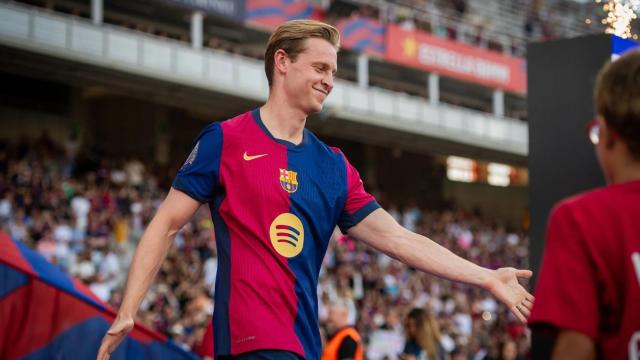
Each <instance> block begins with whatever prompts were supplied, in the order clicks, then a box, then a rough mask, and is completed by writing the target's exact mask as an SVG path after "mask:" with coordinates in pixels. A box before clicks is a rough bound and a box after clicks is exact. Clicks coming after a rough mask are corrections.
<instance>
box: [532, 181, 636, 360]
mask: <svg viewBox="0 0 640 360" xmlns="http://www.w3.org/2000/svg"><path fill="white" fill-rule="evenodd" d="M535 296H536V302H535V305H534V308H533V312H532V314H531V318H530V323H531V324H542V323H544V324H551V325H553V326H555V327H557V328H560V329H570V330H574V331H578V332H581V333H583V334H585V335H587V336H589V337H590V338H591V339H593V340H594V341H595V343H596V345H597V349H598V352H599V355H600V356H602V357H604V358H607V359H609V358H610V359H626V358H629V359H637V358H638V356H639V354H640V351H639V345H640V181H632V182H628V183H623V184H616V185H611V186H608V187H605V188H601V189H597V190H594V191H590V192H587V193H584V194H580V195H577V196H574V197H572V198H569V199H567V200H564V201H562V202H561V203H559V204H558V205H557V206H556V207H555V209H554V210H553V212H552V214H551V217H550V220H549V227H548V231H547V239H546V245H545V252H544V257H543V260H542V267H541V270H540V277H539V280H538V284H537V288H536V292H535Z"/></svg>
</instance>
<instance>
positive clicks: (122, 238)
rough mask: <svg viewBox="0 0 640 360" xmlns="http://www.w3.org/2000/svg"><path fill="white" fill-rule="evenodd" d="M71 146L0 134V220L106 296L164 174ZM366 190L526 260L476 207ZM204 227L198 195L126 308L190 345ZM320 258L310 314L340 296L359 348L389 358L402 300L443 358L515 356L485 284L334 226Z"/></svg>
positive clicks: (208, 249) (448, 242) (488, 248)
mask: <svg viewBox="0 0 640 360" xmlns="http://www.w3.org/2000/svg"><path fill="white" fill-rule="evenodd" d="M79 149H80V144H79V143H78V141H77V140H75V139H73V138H69V139H68V141H66V142H65V143H64V144H58V143H56V142H54V141H52V140H51V139H50V138H49V137H48V136H47V135H46V134H43V136H41V137H40V138H39V139H38V140H37V141H28V140H25V139H23V140H20V141H19V142H18V143H14V144H8V143H0V224H1V227H2V230H3V231H6V232H7V233H9V234H10V235H11V237H12V238H13V239H15V240H16V241H21V242H24V243H26V244H28V245H29V246H30V247H32V248H34V249H36V250H37V251H38V252H39V253H40V254H41V255H42V256H44V257H45V258H46V259H47V260H48V261H50V262H51V263H54V264H57V265H58V266H60V267H61V268H62V269H64V270H65V271H66V272H68V273H69V274H71V275H72V276H75V277H77V278H79V279H81V280H82V281H83V282H85V283H86V284H87V285H88V286H89V287H90V288H91V289H92V291H93V292H95V294H96V295H97V296H98V297H100V298H101V299H102V300H104V301H106V302H108V303H109V304H111V305H112V306H113V307H114V308H117V307H118V306H119V304H120V302H121V300H122V294H123V290H124V281H125V280H126V274H127V270H128V264H129V263H130V261H131V257H132V255H133V250H134V249H135V245H136V243H137V241H138V239H139V238H140V236H141V234H142V232H143V231H144V228H145V226H146V224H147V223H148V222H149V221H150V220H151V218H152V216H153V214H154V212H155V210H156V208H157V207H158V206H159V204H160V202H161V201H162V199H163V198H164V196H165V194H166V191H167V190H168V188H169V186H170V181H171V175H166V174H165V175H164V176H163V175H162V173H158V172H157V171H154V170H153V169H152V168H151V166H153V164H149V163H143V162H141V161H140V160H137V159H126V160H124V159H122V160H120V159H116V158H109V157H99V159H100V160H99V161H93V162H87V161H86V160H84V159H81V158H80V157H79V156H78V155H79V154H80V151H79ZM174 173H175V172H174ZM378 197H379V200H381V202H382V204H383V206H384V207H385V208H386V209H388V210H389V212H390V213H391V214H392V215H393V216H394V217H395V218H396V219H397V220H398V221H399V222H400V223H402V224H403V225H404V226H405V227H407V228H409V229H412V230H416V231H418V232H420V233H423V234H426V235H427V236H429V237H430V238H431V239H433V240H434V241H437V242H439V243H441V244H443V245H444V246H446V247H447V248H449V249H451V250H452V251H454V252H456V253H458V254H461V255H462V256H464V257H466V258H468V259H470V260H472V261H474V262H476V263H478V264H480V265H482V266H486V267H490V268H497V267H501V266H514V267H519V268H527V263H526V262H527V251H528V244H527V242H528V239H527V236H526V234H525V233H524V232H523V231H522V230H514V231H507V230H506V229H505V227H503V226H501V225H500V224H498V223H497V222H495V221H493V220H490V219H483V218H482V217H481V215H480V214H473V213H468V212H464V211H460V210H455V209H442V210H437V211H435V210H429V209H421V208H419V207H417V206H415V205H413V206H405V207H402V208H400V207H398V206H395V205H393V204H394V202H393V201H389V199H385V197H384V196H383V195H380V194H379V196H378ZM212 228H213V224H212V222H211V218H210V214H209V210H208V208H207V207H202V208H201V210H200V211H199V212H198V213H197V214H196V216H195V217H194V218H193V219H192V220H191V221H190V222H189V223H188V224H187V225H186V226H185V227H184V228H183V229H182V231H181V232H180V233H179V234H178V235H177V237H176V240H175V244H174V246H173V247H172V249H171V250H170V253H169V255H168V258H167V260H166V261H165V263H164V264H163V266H162V268H161V270H160V272H159V274H158V277H157V278H156V281H155V282H154V285H153V286H152V288H151V290H150V292H149V294H148V296H147V297H146V298H145V300H144V302H143V304H142V306H141V309H140V311H139V313H138V321H139V322H140V323H142V324H145V325H147V326H149V327H150V328H152V329H154V330H156V331H159V332H161V333H163V334H166V335H167V336H169V337H170V338H172V339H173V340H174V341H176V342H177V343H178V344H181V345H182V346H184V347H185V348H187V349H196V348H197V347H198V344H199V343H200V341H201V338H202V336H203V333H204V330H205V327H206V325H207V324H208V322H209V321H210V320H211V314H212V312H213V308H214V303H213V300H212V294H213V291H214V286H213V285H214V282H215V277H216V266H217V260H216V251H215V238H214V235H213V231H212ZM324 262H325V264H324V266H323V270H322V271H321V276H320V280H319V286H318V298H319V316H320V321H321V324H325V323H326V321H327V316H328V307H329V304H331V303H332V302H336V301H340V302H343V303H347V304H348V307H349V320H350V322H352V323H353V324H355V325H356V327H357V329H358V331H359V332H360V334H361V335H362V336H363V339H364V340H365V344H366V351H367V358H369V359H374V360H375V359H385V358H387V359H395V358H398V355H399V354H400V353H402V352H403V349H404V346H405V341H406V340H407V339H406V336H405V334H406V325H407V322H406V321H405V317H406V315H407V314H408V313H409V312H410V311H411V310H412V309H413V308H422V309H424V310H425V311H426V313H427V314H428V316H429V317H430V318H432V319H434V320H435V323H436V324H437V328H439V332H440V339H439V341H440V344H441V346H442V348H443V349H444V351H445V352H446V353H447V354H448V356H449V357H450V358H451V359H522V358H524V356H525V355H526V354H527V353H528V349H529V339H528V337H527V333H526V329H525V327H524V326H523V325H520V324H518V322H517V321H516V319H515V318H513V317H512V316H511V315H510V313H509V311H508V310H507V309H506V308H504V307H503V306H502V305H501V304H499V303H497V302H496V301H495V300H494V299H493V298H492V297H491V296H490V294H489V293H488V292H485V291H483V290H479V289H476V288H473V287H469V286H466V285H462V284H455V283H450V282H446V281H441V280H439V279H438V278H435V277H433V276H428V275H424V274H421V273H418V272H416V271H414V270H413V269H410V268H408V267H406V266H405V265H403V264H401V263H400V262H397V261H395V260H393V259H391V258H389V257H387V256H384V255H381V254H380V253H378V252H375V251H373V250H370V249H368V248H367V247H366V246H364V245H363V244H361V243H356V242H355V241H353V240H352V239H350V238H349V237H348V236H344V235H341V234H339V232H336V233H335V234H334V239H332V241H331V244H330V246H329V250H328V252H327V255H326V257H325V260H324ZM403 358H404V359H406V358H405V357H403Z"/></svg>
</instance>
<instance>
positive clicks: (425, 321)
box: [408, 308, 441, 359]
mask: <svg viewBox="0 0 640 360" xmlns="http://www.w3.org/2000/svg"><path fill="white" fill-rule="evenodd" d="M408 318H409V319H412V320H413V321H414V323H415V325H416V338H415V340H416V342H417V343H418V345H420V347H421V348H422V349H423V350H424V351H425V352H426V353H427V358H428V359H437V358H438V348H439V345H440V336H441V335H440V326H439V325H438V321H437V320H436V319H435V317H434V316H433V315H432V314H431V313H430V312H427V311H425V310H424V309H419V308H416V309H413V310H411V311H410V312H409V315H408Z"/></svg>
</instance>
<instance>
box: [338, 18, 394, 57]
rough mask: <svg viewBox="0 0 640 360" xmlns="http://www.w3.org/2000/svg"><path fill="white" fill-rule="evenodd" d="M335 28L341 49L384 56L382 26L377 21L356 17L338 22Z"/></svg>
mask: <svg viewBox="0 0 640 360" xmlns="http://www.w3.org/2000/svg"><path fill="white" fill-rule="evenodd" d="M336 28H338V31H340V46H341V47H343V48H346V49H351V50H354V51H358V52H364V53H367V54H373V55H379V56H384V25H382V24H380V23H379V22H378V21H377V20H375V19H370V18H365V17H359V16H356V17H351V18H348V19H342V20H340V21H338V23H337V24H336Z"/></svg>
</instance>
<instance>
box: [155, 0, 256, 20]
mask: <svg viewBox="0 0 640 360" xmlns="http://www.w3.org/2000/svg"><path fill="white" fill-rule="evenodd" d="M162 1H164V2H165V3H170V4H174V5H180V6H182V7H185V8H191V9H193V10H201V11H203V12H205V13H211V14H216V15H221V16H224V17H228V18H232V19H234V20H237V21H242V20H244V8H245V3H244V2H245V0H162Z"/></svg>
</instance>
